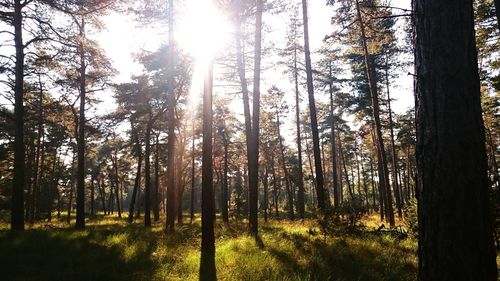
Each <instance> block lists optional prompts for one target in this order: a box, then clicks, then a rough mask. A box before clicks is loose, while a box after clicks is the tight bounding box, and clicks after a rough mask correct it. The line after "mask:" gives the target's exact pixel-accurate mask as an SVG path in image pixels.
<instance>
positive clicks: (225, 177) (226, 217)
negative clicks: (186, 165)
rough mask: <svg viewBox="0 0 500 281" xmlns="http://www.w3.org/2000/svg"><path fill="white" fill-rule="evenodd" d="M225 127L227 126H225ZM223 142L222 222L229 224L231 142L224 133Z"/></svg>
mask: <svg viewBox="0 0 500 281" xmlns="http://www.w3.org/2000/svg"><path fill="white" fill-rule="evenodd" d="M224 126H225V124H224ZM222 142H223V145H224V175H223V182H222V192H221V202H222V204H221V208H222V220H223V221H224V222H226V223H229V210H228V204H227V201H228V194H227V190H228V173H229V164H228V159H229V140H228V139H227V136H226V133H225V132H223V133H222Z"/></svg>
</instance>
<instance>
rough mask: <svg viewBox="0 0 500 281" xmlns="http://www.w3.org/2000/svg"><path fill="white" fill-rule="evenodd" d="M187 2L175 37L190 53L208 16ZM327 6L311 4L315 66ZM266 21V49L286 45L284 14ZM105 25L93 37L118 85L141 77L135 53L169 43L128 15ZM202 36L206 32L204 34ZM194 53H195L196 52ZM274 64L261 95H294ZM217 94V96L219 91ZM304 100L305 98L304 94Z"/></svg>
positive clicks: (408, 87)
mask: <svg viewBox="0 0 500 281" xmlns="http://www.w3.org/2000/svg"><path fill="white" fill-rule="evenodd" d="M185 1H188V2H187V3H188V4H187V7H188V8H187V10H188V11H190V12H187V14H183V15H180V16H179V18H181V19H180V20H179V22H180V23H179V25H180V26H179V28H178V29H180V30H178V31H176V33H180V34H187V35H186V36H187V38H180V39H179V40H181V41H183V43H184V46H185V47H186V48H188V49H190V48H192V46H201V47H203V43H201V44H200V43H199V42H196V41H195V40H196V38H197V37H200V36H199V35H196V34H193V33H196V30H197V29H200V28H202V29H203V28H206V27H205V26H204V24H203V23H204V22H205V21H206V20H205V19H204V18H203V16H204V15H206V14H207V13H203V9H196V8H193V9H192V10H195V9H196V10H195V11H191V10H190V8H189V7H198V6H199V3H201V2H200V1H199V0H185ZM325 2H326V1H324V0H309V8H308V9H309V30H310V45H311V52H312V54H313V55H312V60H313V65H314V60H316V59H317V56H315V54H314V52H315V51H316V50H318V49H319V48H320V47H321V45H322V40H323V38H324V37H325V35H327V34H328V33H329V32H330V31H331V30H332V27H331V18H332V16H333V15H334V10H333V8H332V7H330V6H326V4H325ZM190 3H191V4H190ZM392 6H394V7H400V8H407V9H409V6H410V0H399V1H398V0H394V1H393V2H392ZM198 8H199V7H198ZM204 9H206V8H204ZM397 12H398V11H396V13H397ZM212 20H213V19H212ZM263 20H264V24H265V25H266V26H267V27H268V28H269V33H264V38H263V46H266V45H267V44H271V43H272V44H275V45H278V46H280V45H282V44H284V41H283V40H284V38H285V35H286V25H287V20H288V19H287V16H286V15H285V14H281V15H269V14H265V15H264V19H263ZM104 23H105V25H106V29H105V30H104V31H101V32H100V33H98V34H94V38H95V39H97V40H98V42H99V43H100V45H101V47H102V48H103V49H104V50H105V52H106V53H107V55H108V57H109V58H110V59H111V60H112V62H113V65H114V67H115V68H116V69H117V70H118V72H119V74H118V75H117V76H116V77H115V78H114V81H115V82H126V81H129V79H130V77H131V75H132V74H139V73H140V71H141V68H140V66H139V65H138V64H137V63H136V62H135V61H134V54H135V53H138V52H139V51H140V50H141V49H145V50H150V51H153V50H154V49H155V48H157V47H158V46H159V44H160V43H161V42H166V40H167V36H166V34H165V32H164V31H162V30H158V29H154V28H142V27H139V26H138V24H137V23H134V22H133V20H131V17H130V16H129V15H120V14H111V15H108V16H106V17H105V19H104ZM209 27H210V26H209ZM213 27H216V28H218V29H221V30H222V33H223V34H222V35H221V34H220V33H219V34H212V36H216V38H217V39H218V40H219V41H220V40H226V39H228V38H226V37H228V36H229V34H230V30H231V27H230V26H229V24H228V23H227V22H224V21H222V22H218V23H216V24H215V26H212V28H213ZM202 32H207V31H206V30H204V31H202ZM224 33H225V34H224ZM203 35H204V34H203ZM189 36H191V37H189ZM193 36H195V37H193ZM201 37H203V36H201ZM193 38H194V39H193ZM229 39H230V38H229ZM204 40H207V39H204ZM181 45H182V44H181ZM190 46H191V47H190ZM191 51H193V50H191ZM194 51H195V52H196V48H195V49H194ZM274 63H276V58H269V59H266V58H264V61H263V66H264V65H266V64H267V66H269V65H270V66H271V67H270V68H269V69H267V68H266V70H264V71H263V73H262V77H263V81H262V88H261V91H264V90H266V89H267V88H269V87H270V86H271V85H274V84H276V85H278V86H279V87H280V88H282V89H283V90H284V91H285V92H287V93H288V95H291V94H292V91H291V88H290V84H291V83H290V81H289V80H288V78H286V75H283V73H282V71H277V70H276V68H274V67H273V64H274ZM408 72H411V70H402V71H401V73H402V75H400V77H399V78H398V79H397V80H396V81H395V83H393V87H392V89H391V92H392V94H391V96H392V98H394V99H395V101H394V103H393V110H394V111H395V112H397V113H403V112H405V111H407V109H408V108H410V107H412V105H413V95H412V83H413V82H412V77H411V76H410V75H407V73H408ZM216 83H217V82H216ZM215 94H217V91H216V92H215ZM303 96H305V94H304V93H303ZM316 96H317V99H318V100H321V99H322V98H326V97H323V96H322V94H321V93H317V94H316ZM101 99H102V100H104V101H105V103H106V104H109V105H110V106H105V107H102V109H101V110H104V111H110V110H112V108H113V106H111V104H113V99H112V93H110V92H109V91H107V92H103V93H101ZM287 100H288V99H287ZM305 102H306V99H304V98H303V104H304V106H306V103H305ZM240 103H241V101H240V100H236V101H234V102H233V103H232V107H234V110H235V111H240V110H239V109H240V108H241V105H240ZM290 130H291V128H290Z"/></svg>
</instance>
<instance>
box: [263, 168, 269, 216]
mask: <svg viewBox="0 0 500 281" xmlns="http://www.w3.org/2000/svg"><path fill="white" fill-rule="evenodd" d="M268 178H269V173H268V170H267V167H266V171H265V175H264V179H263V181H264V182H263V184H264V221H265V222H267V221H268V218H267V217H268V214H267V211H268V210H267V208H268V205H269V203H268V193H269V192H268V190H269V182H268Z"/></svg>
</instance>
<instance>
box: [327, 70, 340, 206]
mask: <svg viewBox="0 0 500 281" xmlns="http://www.w3.org/2000/svg"><path fill="white" fill-rule="evenodd" d="M328 70H329V78H330V81H329V83H328V86H329V93H330V118H332V120H331V126H332V129H331V135H330V138H331V143H332V182H333V207H334V209H335V210H338V208H339V207H340V200H339V181H338V174H337V145H336V141H335V116H334V106H333V82H332V80H333V77H332V76H333V74H332V62H331V61H330V62H329V65H328Z"/></svg>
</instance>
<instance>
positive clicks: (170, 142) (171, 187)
mask: <svg viewBox="0 0 500 281" xmlns="http://www.w3.org/2000/svg"><path fill="white" fill-rule="evenodd" d="M168 3H169V8H168V45H169V53H168V58H167V60H168V85H169V89H170V92H169V97H168V101H169V106H170V107H169V109H168V112H167V114H168V116H167V119H168V138H167V222H166V228H167V230H168V231H174V229H175V102H176V98H175V92H174V84H175V80H174V76H173V75H174V46H175V42H174V0H169V2H168Z"/></svg>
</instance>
